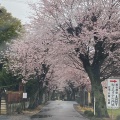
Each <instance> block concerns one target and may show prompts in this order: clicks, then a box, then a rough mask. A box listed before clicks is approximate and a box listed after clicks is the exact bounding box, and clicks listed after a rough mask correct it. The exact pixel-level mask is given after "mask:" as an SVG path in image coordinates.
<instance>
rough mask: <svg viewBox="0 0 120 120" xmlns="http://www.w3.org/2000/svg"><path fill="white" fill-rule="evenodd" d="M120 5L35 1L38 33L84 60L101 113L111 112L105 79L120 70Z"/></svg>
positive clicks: (103, 0) (108, 0)
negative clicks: (36, 2)
mask: <svg viewBox="0 0 120 120" xmlns="http://www.w3.org/2000/svg"><path fill="white" fill-rule="evenodd" d="M119 5H120V1H119V0H114V1H113V0H87V1H86V0H42V1H40V2H39V3H38V4H36V5H35V4H34V5H32V7H33V9H34V17H33V22H31V24H32V26H33V27H34V31H35V32H36V35H38V34H41V36H39V37H41V38H42V40H44V41H45V43H46V44H50V45H51V46H54V47H56V46H55V45H56V44H57V47H58V46H59V47H60V48H63V49H62V50H61V49H60V50H59V51H60V52H59V53H61V52H63V51H64V52H69V53H70V51H72V53H73V54H74V56H75V57H76V56H77V57H78V59H79V62H81V63H82V66H83V68H84V70H85V71H86V73H87V74H88V76H89V78H90V81H91V85H92V92H93V94H94V96H95V98H96V115H97V116H98V117H104V116H106V117H107V116H108V113H107V109H106V104H105V99H104V95H103V90H102V85H101V82H102V81H104V80H105V79H107V78H108V77H111V76H116V75H118V74H119V68H120V62H119V61H120V60H119V59H120V57H119V55H120V54H119V49H120V47H119V46H120V13H119V11H120V7H119ZM37 29H39V30H37ZM63 46H65V47H63ZM59 53H58V54H59Z"/></svg>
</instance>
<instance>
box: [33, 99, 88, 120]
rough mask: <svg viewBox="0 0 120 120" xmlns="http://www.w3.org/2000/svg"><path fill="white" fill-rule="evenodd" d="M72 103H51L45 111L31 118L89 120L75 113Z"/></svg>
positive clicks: (37, 119)
mask: <svg viewBox="0 0 120 120" xmlns="http://www.w3.org/2000/svg"><path fill="white" fill-rule="evenodd" d="M73 104H77V103H76V102H71V101H50V102H48V104H47V105H46V106H44V107H43V109H42V110H41V111H40V112H39V113H37V114H36V115H33V116H32V117H31V119H32V120H88V119H87V118H85V117H83V116H82V115H80V114H79V113H78V112H77V111H75V109H74V107H73Z"/></svg>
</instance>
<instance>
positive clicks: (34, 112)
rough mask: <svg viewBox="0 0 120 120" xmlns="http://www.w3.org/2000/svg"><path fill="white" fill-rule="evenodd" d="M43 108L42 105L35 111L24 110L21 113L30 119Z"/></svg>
mask: <svg viewBox="0 0 120 120" xmlns="http://www.w3.org/2000/svg"><path fill="white" fill-rule="evenodd" d="M43 106H44V105H39V106H38V107H36V108H35V109H32V110H31V109H26V110H24V111H22V114H24V115H26V116H30V117H31V116H33V115H35V114H37V113H39V112H40V111H41V110H42V108H43Z"/></svg>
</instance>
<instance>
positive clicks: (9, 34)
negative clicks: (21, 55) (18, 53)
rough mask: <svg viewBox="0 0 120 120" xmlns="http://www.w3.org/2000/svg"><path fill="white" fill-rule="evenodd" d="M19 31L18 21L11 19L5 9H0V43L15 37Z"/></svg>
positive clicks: (20, 27) (19, 24) (19, 23)
mask: <svg viewBox="0 0 120 120" xmlns="http://www.w3.org/2000/svg"><path fill="white" fill-rule="evenodd" d="M21 30H22V25H21V22H20V20H18V19H16V18H14V17H12V15H11V14H10V13H8V12H7V11H6V9H5V8H3V7H2V8H0V43H1V42H3V41H8V40H10V39H13V38H15V37H17V36H18V35H19V34H20V32H21Z"/></svg>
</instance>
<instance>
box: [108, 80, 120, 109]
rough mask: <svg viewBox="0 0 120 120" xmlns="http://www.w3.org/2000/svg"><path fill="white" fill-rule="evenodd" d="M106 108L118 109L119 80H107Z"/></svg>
mask: <svg viewBox="0 0 120 120" xmlns="http://www.w3.org/2000/svg"><path fill="white" fill-rule="evenodd" d="M107 88H108V89H107V108H109V109H110V108H112V109H118V108H119V79H108V87H107Z"/></svg>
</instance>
